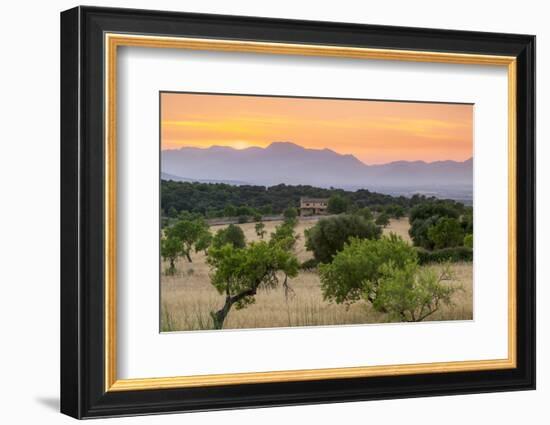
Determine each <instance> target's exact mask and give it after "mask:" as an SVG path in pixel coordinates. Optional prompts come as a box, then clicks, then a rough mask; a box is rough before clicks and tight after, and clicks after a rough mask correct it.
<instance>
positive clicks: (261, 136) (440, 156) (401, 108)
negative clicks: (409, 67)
mask: <svg viewBox="0 0 550 425" xmlns="http://www.w3.org/2000/svg"><path fill="white" fill-rule="evenodd" d="M276 141H288V142H292V143H295V144H297V145H300V146H303V147H304V148H309V149H324V148H328V149H332V150H333V151H335V152H338V153H340V154H352V155H354V156H356V157H357V158H358V159H359V160H361V161H363V162H364V163H366V164H382V163H387V162H392V161H399V160H406V161H414V160H423V161H428V162H430V161H437V160H447V159H450V160H455V161H463V160H466V159H468V158H470V157H472V156H473V106H472V105H463V104H438V103H414V102H388V101H367V100H333V99H303V98H288V97H286V98H285V97H263V96H237V95H236V96H228V95H207V94H187V93H162V95H161V146H162V149H163V150H164V149H177V148H180V147H184V146H193V147H202V148H208V147H210V146H213V145H218V146H230V147H233V148H236V149H244V148H247V147H251V146H259V147H266V146H268V145H270V144H271V143H272V142H276Z"/></svg>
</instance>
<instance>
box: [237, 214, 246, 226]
mask: <svg viewBox="0 0 550 425" xmlns="http://www.w3.org/2000/svg"><path fill="white" fill-rule="evenodd" d="M237 222H238V223H239V224H244V223H248V216H246V215H240V216H239V218H238V219H237Z"/></svg>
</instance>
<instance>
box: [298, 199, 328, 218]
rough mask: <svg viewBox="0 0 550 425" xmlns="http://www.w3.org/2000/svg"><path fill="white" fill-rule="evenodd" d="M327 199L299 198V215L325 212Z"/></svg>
mask: <svg viewBox="0 0 550 425" xmlns="http://www.w3.org/2000/svg"><path fill="white" fill-rule="evenodd" d="M327 207H328V199H326V198H300V215H301V216H307V215H321V214H326V213H327Z"/></svg>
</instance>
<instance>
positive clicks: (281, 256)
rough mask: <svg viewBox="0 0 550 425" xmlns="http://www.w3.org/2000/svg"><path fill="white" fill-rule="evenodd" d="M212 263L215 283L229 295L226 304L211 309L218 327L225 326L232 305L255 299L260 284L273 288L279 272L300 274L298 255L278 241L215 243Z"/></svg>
mask: <svg viewBox="0 0 550 425" xmlns="http://www.w3.org/2000/svg"><path fill="white" fill-rule="evenodd" d="M208 264H209V265H210V267H211V268H212V273H211V283H212V285H213V286H214V287H215V288H216V289H217V290H218V292H219V293H220V294H222V295H224V296H225V301H224V304H223V306H222V307H221V308H220V309H219V310H217V311H213V312H211V317H212V321H213V325H214V328H215V329H222V328H223V325H224V322H225V319H226V318H227V315H228V314H229V312H230V310H231V308H232V307H233V306H235V308H236V309H243V308H246V307H247V306H248V305H250V304H252V303H254V301H255V295H256V293H257V291H258V289H260V288H264V289H272V288H275V287H276V286H277V285H278V283H279V278H278V274H279V273H280V272H282V273H283V274H284V276H285V279H286V277H294V276H296V275H297V274H298V267H299V263H298V259H297V258H296V256H295V255H294V254H292V253H291V252H289V251H288V250H287V249H285V248H284V247H283V246H281V245H280V244H278V243H268V242H265V241H260V242H252V243H251V244H249V245H248V246H246V247H245V248H235V247H234V246H232V245H231V244H225V245H223V246H222V247H219V248H215V247H212V248H210V250H209V255H208Z"/></svg>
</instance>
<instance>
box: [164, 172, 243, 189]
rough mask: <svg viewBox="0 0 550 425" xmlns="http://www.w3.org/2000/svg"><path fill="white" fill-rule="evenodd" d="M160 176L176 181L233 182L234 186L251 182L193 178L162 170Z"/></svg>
mask: <svg viewBox="0 0 550 425" xmlns="http://www.w3.org/2000/svg"><path fill="white" fill-rule="evenodd" d="M160 178H161V180H167V181H168V180H172V181H175V182H198V183H224V184H232V185H234V186H242V185H247V184H249V183H247V182H242V181H238V180H213V179H191V178H188V177H180V176H175V175H173V174H168V173H162V172H161V173H160Z"/></svg>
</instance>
